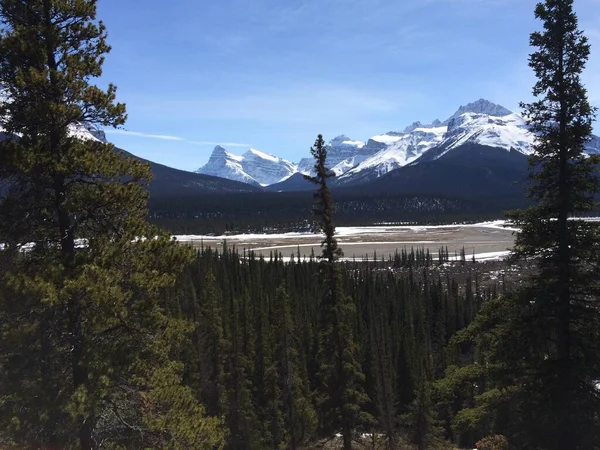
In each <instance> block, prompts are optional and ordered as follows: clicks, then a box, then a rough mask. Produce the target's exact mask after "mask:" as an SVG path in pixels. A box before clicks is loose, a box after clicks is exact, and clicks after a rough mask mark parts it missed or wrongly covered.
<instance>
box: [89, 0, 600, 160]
mask: <svg viewBox="0 0 600 450" xmlns="http://www.w3.org/2000/svg"><path fill="white" fill-rule="evenodd" d="M535 3H536V1H535V0H200V1H198V0H171V1H170V2H165V1H164V0H160V1H159V0H144V1H143V2H139V1H133V0H99V2H98V4H99V5H98V18H99V19H100V20H102V21H103V22H104V23H105V25H106V26H107V29H108V40H109V44H110V45H111V46H112V52H111V53H110V54H109V55H108V56H107V59H106V63H105V65H104V74H103V76H102V79H101V80H99V81H98V82H99V84H105V83H107V82H112V83H114V84H116V85H117V87H118V91H117V98H118V100H119V101H121V102H124V103H126V105H127V111H128V121H127V124H126V125H125V127H124V128H123V129H120V130H106V131H107V136H108V139H109V140H110V141H111V142H113V143H114V144H116V145H117V146H119V147H121V148H123V149H126V150H128V151H130V152H131V153H133V154H135V155H138V156H140V157H143V158H146V159H149V160H152V161H155V162H159V163H162V164H166V165H169V166H172V167H176V168H179V169H184V170H196V169H198V168H199V167H201V166H202V165H204V164H205V163H206V162H207V160H208V158H209V157H210V154H211V152H212V149H213V148H214V146H215V145H217V144H220V145H223V146H224V147H226V148H227V149H228V150H230V151H232V152H233V153H237V154H241V153H243V152H245V151H246V150H247V149H248V148H250V147H253V148H256V149H259V150H261V151H264V152H267V153H271V154H275V155H277V156H281V157H284V158H286V159H288V160H291V161H295V162H297V161H299V160H300V159H301V158H303V157H307V156H309V148H310V146H311V145H312V143H313V142H314V140H315V138H316V136H317V134H319V133H321V134H323V135H324V137H325V139H326V140H330V139H333V138H334V137H335V136H337V135H340V134H345V135H347V136H349V137H350V138H352V139H357V140H364V141H366V140H367V139H368V138H369V137H371V136H374V135H377V134H383V133H385V132H388V131H397V130H402V129H404V128H405V127H406V126H407V125H409V124H410V123H412V122H414V121H417V120H419V121H421V122H423V123H428V122H431V121H433V120H434V119H436V118H439V119H440V120H444V119H446V118H447V117H449V116H451V115H452V114H453V113H454V111H456V110H457V109H458V107H459V106H460V105H464V104H467V103H470V102H472V101H475V100H477V99H479V98H485V99H488V100H490V101H493V102H495V103H498V104H501V105H503V106H505V107H507V108H509V109H511V110H515V111H518V105H519V102H520V101H522V100H524V101H528V100H531V94H530V92H531V87H532V85H533V83H534V81H535V79H534V77H533V74H532V72H531V69H529V67H528V66H527V59H528V54H529V53H530V52H531V49H530V48H529V34H530V33H531V32H532V31H534V30H536V29H539V28H540V23H539V22H538V21H537V20H536V19H535V18H534V16H533V10H534V7H535ZM575 9H576V12H577V13H578V15H579V23H580V28H581V29H583V30H584V32H585V34H586V35H587V36H588V38H589V40H590V43H591V45H592V54H591V57H590V60H589V62H588V65H587V68H586V72H585V74H584V76H583V80H584V83H585V84H586V86H587V88H588V95H589V98H590V101H591V102H592V104H594V105H596V106H600V0H575ZM595 131H596V133H597V134H598V132H600V126H599V125H598V124H596V127H595Z"/></svg>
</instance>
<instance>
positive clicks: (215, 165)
mask: <svg viewBox="0 0 600 450" xmlns="http://www.w3.org/2000/svg"><path fill="white" fill-rule="evenodd" d="M297 171H298V167H297V165H296V164H294V163H292V162H289V161H286V160H285V159H282V158H278V157H277V156H273V155H270V154H268V153H264V152H261V151H258V150H256V149H253V148H251V149H249V150H248V151H247V152H245V153H244V154H242V155H236V154H234V153H231V152H229V151H228V150H226V149H225V148H223V147H221V146H220V145H217V146H216V147H215V149H214V150H213V152H212V154H211V155H210V158H209V160H208V163H206V164H205V165H204V166H202V167H201V168H200V169H198V170H197V171H196V172H197V173H201V174H204V175H212V176H216V177H221V178H227V179H230V180H235V181H241V182H244V183H249V184H252V185H255V186H268V185H270V184H275V183H279V182H281V181H284V180H285V179H287V178H289V177H290V176H291V175H293V174H294V173H296V172H297Z"/></svg>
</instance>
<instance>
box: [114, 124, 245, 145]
mask: <svg viewBox="0 0 600 450" xmlns="http://www.w3.org/2000/svg"><path fill="white" fill-rule="evenodd" d="M105 132H106V133H109V134H120V135H122V136H131V137H139V138H145V139H159V140H161V141H176V142H183V143H186V144H191V145H200V146H204V145H206V146H212V145H224V146H227V147H250V146H251V145H250V144H243V143H240V142H216V141H192V140H189V139H185V138H183V137H180V136H172V135H169V134H151V133H141V132H139V131H130V130H123V129H118V128H117V129H112V128H109V129H107V130H105Z"/></svg>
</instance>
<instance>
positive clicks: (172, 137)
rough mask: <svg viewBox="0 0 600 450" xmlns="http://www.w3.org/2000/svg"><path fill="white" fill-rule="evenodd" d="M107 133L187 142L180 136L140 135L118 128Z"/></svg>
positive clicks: (136, 132) (110, 129)
mask: <svg viewBox="0 0 600 450" xmlns="http://www.w3.org/2000/svg"><path fill="white" fill-rule="evenodd" d="M105 132H106V133H109V134H122V135H125V136H131V137H141V138H148V139H160V140H162V141H185V139H183V138H181V137H179V136H170V135H168V134H150V133H140V132H139V131H129V130H123V129H119V128H117V129H112V128H109V129H107V130H105Z"/></svg>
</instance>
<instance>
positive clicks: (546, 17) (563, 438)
mask: <svg viewBox="0 0 600 450" xmlns="http://www.w3.org/2000/svg"><path fill="white" fill-rule="evenodd" d="M535 16H536V18H538V19H540V20H541V21H542V22H543V31H541V32H535V33H533V34H532V35H531V45H532V46H533V47H536V48H537V49H536V50H535V51H534V52H533V53H532V54H531V57H530V60H529V64H530V66H531V68H532V69H533V71H534V72H535V75H536V77H537V82H536V84H535V86H534V88H533V94H534V96H536V97H537V100H536V101H535V102H533V103H531V104H528V105H523V107H524V108H525V112H526V115H527V117H528V120H529V125H530V126H531V128H532V130H533V132H534V133H535V134H536V143H535V146H534V150H535V152H534V154H533V156H532V157H531V171H532V174H531V181H532V183H531V196H532V198H533V199H534V200H535V201H536V202H537V203H536V205H535V206H533V207H532V208H530V209H529V210H527V211H525V212H522V213H519V214H516V215H515V216H514V218H515V222H516V224H517V225H518V226H519V227H521V230H522V231H521V232H520V233H519V235H518V236H517V241H516V247H515V254H516V256H517V257H528V258H535V261H536V264H537V266H538V270H539V272H538V273H537V274H536V275H534V276H533V277H532V279H531V280H530V281H529V283H528V284H527V286H526V287H524V291H523V292H522V295H519V296H517V297H516V298H517V299H522V300H523V303H524V305H523V306H524V308H525V314H526V317H527V319H528V320H527V321H526V322H530V323H531V325H532V326H531V329H530V330H529V339H528V346H529V348H528V350H529V353H530V359H529V361H530V363H531V366H530V367H529V369H530V370H528V373H527V374H526V377H527V378H526V379H525V380H524V383H525V386H526V389H527V390H528V391H529V394H531V397H529V398H531V399H532V402H531V404H529V405H528V406H527V407H528V408H531V409H534V411H535V412H533V411H529V413H530V414H532V415H533V414H535V415H536V419H535V420H532V421H531V422H530V421H527V422H528V423H529V424H530V427H528V428H530V435H531V437H530V439H531V440H532V441H533V442H535V444H534V445H535V446H536V448H544V449H559V448H560V449H563V448H571V449H584V448H586V449H591V448H599V446H600V444H599V442H600V421H599V419H600V418H599V417H598V411H599V410H600V398H599V396H598V393H597V391H596V388H595V380H596V379H597V378H598V374H599V373H600V346H599V344H598V343H599V341H598V338H599V337H600V315H599V311H598V307H599V306H600V305H599V295H600V268H599V267H600V266H599V265H598V261H599V260H600V234H599V231H598V227H597V226H596V225H595V224H590V223H587V222H585V221H583V220H572V219H573V217H576V216H581V215H584V214H588V213H590V212H591V211H593V210H594V209H595V206H596V205H595V203H594V201H595V195H596V194H597V193H598V192H599V190H600V185H599V180H598V170H597V167H598V164H599V163H600V159H599V158H598V157H596V156H592V157H587V156H586V155H584V147H585V144H586V142H587V141H588V140H589V139H590V137H591V133H592V123H593V119H594V116H595V110H594V109H593V108H592V107H591V106H590V104H589V102H588V99H587V92H586V89H585V87H584V86H583V84H582V82H581V79H580V74H581V72H582V71H583V69H584V67H585V64H586V61H587V60H588V57H589V54H590V46H589V43H588V40H587V38H586V37H585V36H584V35H583V32H582V31H581V30H579V28H578V21H577V17H576V15H575V13H574V11H573V0H546V1H545V2H543V3H540V4H538V5H537V7H536V9H535ZM540 410H541V411H540ZM540 412H542V414H541V415H538V414H539V413H540Z"/></svg>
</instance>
